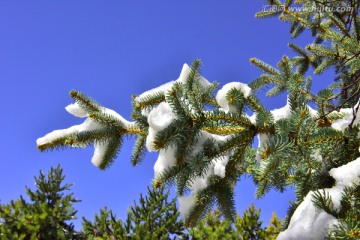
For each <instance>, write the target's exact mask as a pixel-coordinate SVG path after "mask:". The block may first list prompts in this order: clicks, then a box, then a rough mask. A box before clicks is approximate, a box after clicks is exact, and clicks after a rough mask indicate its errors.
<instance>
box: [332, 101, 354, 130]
mask: <svg viewBox="0 0 360 240" xmlns="http://www.w3.org/2000/svg"><path fill="white" fill-rule="evenodd" d="M358 104H359V103H357V104H356V105H355V106H354V109H355V108H356V107H357V106H358ZM339 113H341V114H343V115H344V117H343V118H341V119H337V120H335V121H333V122H332V124H331V127H332V128H334V129H336V130H339V131H344V130H345V128H347V126H348V125H349V124H350V123H351V121H352V120H353V109H352V108H343V109H340V112H339ZM359 123H360V111H358V112H357V114H356V118H355V121H354V123H353V124H354V125H357V124H359Z"/></svg>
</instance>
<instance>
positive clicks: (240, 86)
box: [216, 82, 251, 112]
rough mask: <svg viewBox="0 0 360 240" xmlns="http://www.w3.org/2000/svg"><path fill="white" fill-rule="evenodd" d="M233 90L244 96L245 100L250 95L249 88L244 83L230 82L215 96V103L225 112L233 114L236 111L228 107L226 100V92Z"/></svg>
mask: <svg viewBox="0 0 360 240" xmlns="http://www.w3.org/2000/svg"><path fill="white" fill-rule="evenodd" d="M234 88H235V89H236V90H239V91H240V92H241V93H242V94H244V97H245V98H248V97H249V96H250V94H251V88H250V87H249V86H248V85H247V84H245V83H241V82H231V83H228V84H225V85H224V86H223V87H222V88H221V89H220V90H219V91H218V92H217V94H216V102H217V103H218V104H219V106H220V107H222V109H223V110H224V111H225V112H234V111H235V110H236V109H234V107H232V106H230V105H229V102H228V100H227V99H226V96H227V94H228V92H229V91H230V90H232V89H234Z"/></svg>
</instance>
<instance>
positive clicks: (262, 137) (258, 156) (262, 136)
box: [255, 133, 269, 163]
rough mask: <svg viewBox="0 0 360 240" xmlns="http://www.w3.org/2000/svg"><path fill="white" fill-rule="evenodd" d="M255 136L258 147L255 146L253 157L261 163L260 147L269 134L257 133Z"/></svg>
mask: <svg viewBox="0 0 360 240" xmlns="http://www.w3.org/2000/svg"><path fill="white" fill-rule="evenodd" d="M257 138H258V147H257V151H256V156H255V159H256V161H258V162H260V163H261V160H262V153H261V150H260V149H261V148H262V146H263V144H264V142H266V141H268V139H269V136H268V134H267V133H260V134H258V135H257Z"/></svg>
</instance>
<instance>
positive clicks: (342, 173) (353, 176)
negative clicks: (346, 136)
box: [277, 158, 360, 240]
mask: <svg viewBox="0 0 360 240" xmlns="http://www.w3.org/2000/svg"><path fill="white" fill-rule="evenodd" d="M330 175H331V176H332V177H333V178H334V179H335V181H336V184H335V186H334V187H332V188H326V189H319V191H320V192H321V193H322V192H323V190H324V191H325V193H326V194H329V196H331V199H332V201H333V203H334V207H335V209H339V207H340V201H341V197H342V194H343V191H344V188H345V187H351V186H353V185H359V177H360V158H357V159H356V160H354V161H352V162H349V163H348V164H346V165H343V166H340V167H338V168H333V169H331V170H330ZM313 194H314V192H313V191H310V192H309V193H308V194H307V195H306V197H305V199H304V200H303V201H302V203H301V204H300V205H299V206H298V207H297V209H296V210H295V212H294V214H293V216H292V217H291V220H290V223H289V227H288V229H286V230H285V231H284V232H281V233H280V234H279V236H278V238H277V239H278V240H297V239H309V240H310V239H314V240H315V239H324V237H325V236H326V235H327V233H328V232H329V230H331V229H333V227H334V225H335V224H337V223H338V221H337V220H336V218H335V217H334V216H332V215H330V214H328V213H326V212H325V211H324V210H321V209H317V208H316V207H315V206H314V204H313V203H312V199H313V196H312V195H313Z"/></svg>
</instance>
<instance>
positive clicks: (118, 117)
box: [101, 107, 132, 129]
mask: <svg viewBox="0 0 360 240" xmlns="http://www.w3.org/2000/svg"><path fill="white" fill-rule="evenodd" d="M101 111H102V112H103V113H105V114H108V115H110V116H112V117H114V118H116V119H117V120H118V121H120V122H121V123H122V124H123V125H124V127H125V128H126V129H128V128H129V127H130V126H131V124H132V123H131V122H129V121H127V120H126V119H125V118H123V117H122V116H121V115H120V114H118V113H117V112H115V111H114V110H112V109H109V108H105V107H103V108H101Z"/></svg>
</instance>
